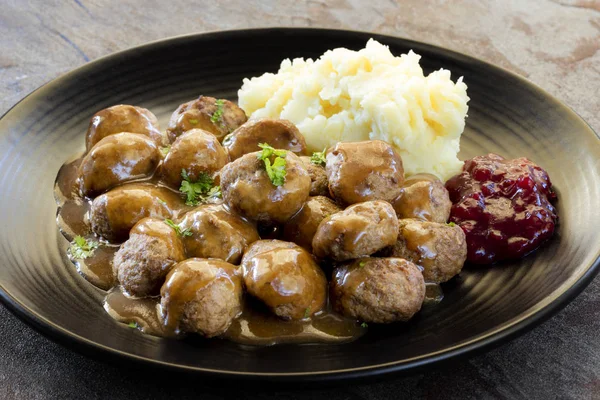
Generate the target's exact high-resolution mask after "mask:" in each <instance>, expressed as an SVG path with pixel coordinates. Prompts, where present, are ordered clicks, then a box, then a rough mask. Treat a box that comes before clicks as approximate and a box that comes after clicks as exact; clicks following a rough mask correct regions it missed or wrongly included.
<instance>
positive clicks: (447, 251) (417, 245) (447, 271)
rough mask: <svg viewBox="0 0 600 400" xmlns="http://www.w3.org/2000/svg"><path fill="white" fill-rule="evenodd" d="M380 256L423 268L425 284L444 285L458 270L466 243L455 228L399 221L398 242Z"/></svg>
mask: <svg viewBox="0 0 600 400" xmlns="http://www.w3.org/2000/svg"><path fill="white" fill-rule="evenodd" d="M383 254H386V255H389V256H391V257H402V258H406V259H407V260H410V261H412V262H414V263H415V264H417V265H419V266H421V267H423V276H424V277H425V280H426V281H427V282H446V281H448V280H450V279H451V278H452V277H453V276H455V275H457V274H458V273H459V272H460V271H461V270H462V267H463V264H464V263H465V260H466V259H467V242H466V238H465V233H464V232H463V230H462V229H461V228H460V227H459V226H457V225H448V224H440V223H437V222H426V221H418V220H416V219H401V220H400V228H399V234H398V241H397V242H396V243H395V244H394V245H393V246H392V247H391V248H388V249H385V251H384V252H383Z"/></svg>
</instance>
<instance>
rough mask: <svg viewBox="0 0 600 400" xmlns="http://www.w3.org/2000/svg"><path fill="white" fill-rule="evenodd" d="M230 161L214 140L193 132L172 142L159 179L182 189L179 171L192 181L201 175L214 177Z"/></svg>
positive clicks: (196, 130) (211, 137)
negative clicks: (183, 171) (183, 172)
mask: <svg viewBox="0 0 600 400" xmlns="http://www.w3.org/2000/svg"><path fill="white" fill-rule="evenodd" d="M228 162H229V157H228V156H227V153H226V152H225V149H223V146H221V143H219V141H218V140H217V138H216V137H215V136H214V135H213V134H211V133H209V132H207V131H203V130H202V129H192V130H190V131H187V132H185V133H184V134H182V135H181V136H179V137H178V138H177V140H175V142H174V143H173V145H172V146H171V149H170V150H169V152H168V153H167V156H166V157H165V159H164V161H163V165H162V167H161V177H162V180H163V181H164V182H165V183H166V184H167V185H169V186H171V187H172V188H174V189H179V187H180V186H181V181H182V180H183V178H182V177H181V171H182V170H185V172H186V173H187V174H188V176H189V177H190V180H191V181H192V182H195V181H197V180H198V178H199V177H200V174H202V173H206V174H208V175H210V176H213V175H214V173H215V172H217V171H218V170H220V169H221V168H223V166H224V165H225V164H227V163H228Z"/></svg>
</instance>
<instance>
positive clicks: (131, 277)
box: [113, 218, 185, 296]
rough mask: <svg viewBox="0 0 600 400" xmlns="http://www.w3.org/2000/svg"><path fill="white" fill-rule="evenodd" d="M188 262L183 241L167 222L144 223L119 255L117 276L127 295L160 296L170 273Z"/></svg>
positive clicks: (115, 268) (115, 262)
mask: <svg viewBox="0 0 600 400" xmlns="http://www.w3.org/2000/svg"><path fill="white" fill-rule="evenodd" d="M184 259H185V254H184V251H183V243H182V242H181V238H180V237H179V235H178V234H177V232H176V231H175V229H173V228H172V227H170V226H169V225H167V224H166V223H165V221H164V220H163V219H157V218H144V219H141V220H140V221H139V222H138V223H137V224H135V226H134V227H133V228H131V232H130V233H129V239H127V241H126V242H125V243H123V244H122V245H121V247H120V248H119V251H117V252H116V253H115V257H114V260H113V272H114V274H115V276H116V277H117V279H118V281H119V283H120V284H121V285H122V286H123V289H125V291H126V292H127V293H129V294H130V295H133V296H150V295H157V294H158V293H159V290H160V287H161V286H162V284H163V282H164V280H165V277H166V276H167V273H169V271H170V270H171V268H172V267H173V266H174V265H175V264H177V263H178V262H180V261H183V260H184Z"/></svg>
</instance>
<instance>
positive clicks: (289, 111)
mask: <svg viewBox="0 0 600 400" xmlns="http://www.w3.org/2000/svg"><path fill="white" fill-rule="evenodd" d="M420 58H421V56H419V55H418V54H415V53H414V52H412V51H409V52H408V54H402V55H401V56H400V57H395V56H394V55H393V54H392V53H391V52H390V50H389V48H388V47H387V46H384V45H382V44H381V43H379V42H377V41H375V40H373V39H371V40H369V41H368V43H367V45H366V47H365V48H364V49H361V50H359V51H352V50H348V49H345V48H338V49H334V50H329V51H327V52H325V54H323V55H322V56H321V57H320V58H319V59H318V60H316V61H313V60H311V59H306V60H304V59H302V58H297V59H294V60H293V61H290V60H289V59H286V60H283V61H282V63H281V66H280V68H279V71H278V72H277V73H276V74H272V73H265V74H263V75H262V76H259V77H254V78H251V79H248V78H246V79H244V83H243V85H242V87H241V89H240V90H239V92H238V97H239V105H240V107H241V108H242V109H244V111H245V112H246V114H248V115H251V118H261V117H271V118H284V119H288V120H290V121H292V122H293V123H294V124H296V125H297V127H298V128H299V129H300V132H302V134H303V135H304V137H305V138H306V144H307V146H308V148H309V150H311V151H317V150H318V151H321V150H322V149H323V148H325V147H329V146H332V145H334V144H336V143H337V142H339V141H343V142H348V141H359V140H369V139H371V140H374V139H380V140H384V141H386V142H388V143H390V144H392V145H393V146H394V147H395V148H396V149H397V150H398V152H399V153H400V155H401V156H402V160H403V163H404V169H405V171H406V173H407V174H408V175H412V174H416V173H420V172H428V173H432V174H435V175H437V176H438V177H439V178H440V179H442V180H444V181H445V180H446V179H448V178H450V177H451V176H452V175H454V174H456V173H458V172H459V171H460V168H461V166H462V162H461V161H459V160H458V158H457V153H458V151H459V141H460V135H461V134H462V132H463V129H464V127H465V117H466V116H467V110H468V108H469V107H468V106H467V102H468V101H469V97H468V96H467V85H466V84H465V83H464V82H463V81H462V77H461V78H458V80H457V81H456V83H454V82H453V81H452V80H451V79H450V71H448V70H445V69H440V70H438V71H435V72H432V73H431V74H429V75H427V76H425V75H424V74H423V70H422V69H421V66H420V65H419V60H420Z"/></svg>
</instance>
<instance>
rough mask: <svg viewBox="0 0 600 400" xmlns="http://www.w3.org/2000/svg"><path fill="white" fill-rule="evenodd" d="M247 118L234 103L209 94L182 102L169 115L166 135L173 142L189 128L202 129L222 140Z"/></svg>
mask: <svg viewBox="0 0 600 400" xmlns="http://www.w3.org/2000/svg"><path fill="white" fill-rule="evenodd" d="M247 119H248V118H247V117H246V113H245V112H244V110H242V109H241V108H239V107H238V106H237V105H236V104H235V103H232V102H231V101H229V100H224V99H219V100H217V99H215V98H214V97H209V96H200V97H198V98H197V99H196V100H192V101H188V102H187V103H183V104H182V105H180V106H179V107H177V110H175V112H174V113H173V115H171V119H170V120H169V127H168V128H167V135H168V137H169V141H170V142H171V143H173V142H174V141H175V139H177V137H178V136H180V135H181V134H182V133H184V132H186V131H189V130H190V129H204V130H205V131H208V132H210V133H212V134H213V135H215V136H216V137H217V139H219V140H223V138H224V137H225V135H227V134H228V133H230V132H233V131H234V130H235V129H237V128H238V127H239V126H240V125H242V124H243V123H244V122H246V120H247Z"/></svg>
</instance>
